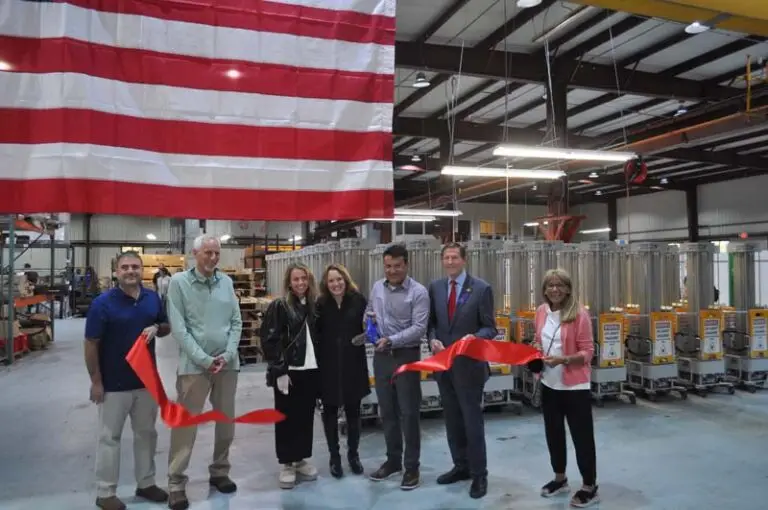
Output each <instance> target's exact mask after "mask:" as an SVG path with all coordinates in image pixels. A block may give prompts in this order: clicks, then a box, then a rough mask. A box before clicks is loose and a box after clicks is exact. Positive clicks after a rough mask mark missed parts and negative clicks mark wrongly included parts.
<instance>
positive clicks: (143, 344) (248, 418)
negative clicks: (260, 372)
mask: <svg viewBox="0 0 768 510" xmlns="http://www.w3.org/2000/svg"><path fill="white" fill-rule="evenodd" d="M125 359H126V361H128V364H129V365H130V366H131V368H132V369H133V371H134V372H136V375H137V376H138V377H139V379H140V380H141V382H142V383H144V386H145V387H146V388H147V391H148V392H149V394H150V395H152V398H153V399H154V400H155V402H157V405H158V406H159V407H160V417H161V418H162V420H163V422H165V424H166V425H167V426H168V427H170V428H172V429H174V428H178V427H189V426H192V425H200V424H201V423H207V422H211V421H213V422H222V423H250V424H262V425H267V424H271V423H277V422H279V421H282V420H284V419H285V415H283V413H281V412H279V411H277V410H275V409H257V410H256V411H251V412H249V413H246V414H243V415H241V416H238V417H237V418H230V417H228V416H227V415H225V414H224V413H222V412H221V411H217V410H215V409H214V410H212V411H207V412H204V413H201V414H198V415H193V414H192V413H190V412H189V411H188V410H187V409H185V408H184V406H182V405H181V404H179V403H177V402H172V401H170V400H169V399H168V395H167V394H166V393H165V389H164V388H163V382H162V380H161V379H160V374H159V373H158V372H157V367H156V366H155V363H154V362H153V361H152V356H151V355H150V353H149V349H148V348H147V337H146V335H145V334H143V333H142V334H141V335H140V336H139V338H137V339H136V342H135V343H134V344H133V347H131V350H130V351H129V352H128V355H127V356H126V357H125Z"/></svg>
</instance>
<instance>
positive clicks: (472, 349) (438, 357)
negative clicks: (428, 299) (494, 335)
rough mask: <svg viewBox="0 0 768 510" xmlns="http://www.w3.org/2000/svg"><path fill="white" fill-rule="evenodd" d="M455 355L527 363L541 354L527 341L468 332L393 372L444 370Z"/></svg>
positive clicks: (495, 361)
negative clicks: (505, 340) (513, 341)
mask: <svg viewBox="0 0 768 510" xmlns="http://www.w3.org/2000/svg"><path fill="white" fill-rule="evenodd" d="M457 356H467V357H469V358H472V359H476V360H478V361H487V362H490V363H503V364H506V365H527V364H528V363H530V362H531V361H534V360H537V359H541V358H542V354H541V352H539V350H538V349H536V348H534V347H531V346H530V345H525V344H515V343H512V342H500V341H498V340H485V339H483V338H477V337H474V336H469V337H464V338H462V339H461V340H459V341H457V342H454V343H452V344H451V345H450V347H448V348H446V349H445V350H443V351H440V352H438V353H437V354H435V355H434V356H431V357H429V358H427V359H425V360H421V361H415V362H413V363H408V364H407V365H402V366H401V367H400V368H398V369H397V371H396V372H395V376H397V375H398V374H401V373H403V372H443V371H445V370H448V369H450V368H451V366H453V361H454V360H455V359H456V357H457Z"/></svg>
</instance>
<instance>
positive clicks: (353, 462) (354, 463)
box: [347, 455, 365, 475]
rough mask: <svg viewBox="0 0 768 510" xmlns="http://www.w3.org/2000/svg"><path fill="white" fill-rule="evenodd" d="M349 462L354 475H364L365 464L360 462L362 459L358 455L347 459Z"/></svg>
mask: <svg viewBox="0 0 768 510" xmlns="http://www.w3.org/2000/svg"><path fill="white" fill-rule="evenodd" d="M347 460H348V461H349V469H351V470H352V473H354V474H356V475H362V474H363V471H365V470H364V469H363V464H362V462H360V457H359V456H358V455H349V457H348V458H347Z"/></svg>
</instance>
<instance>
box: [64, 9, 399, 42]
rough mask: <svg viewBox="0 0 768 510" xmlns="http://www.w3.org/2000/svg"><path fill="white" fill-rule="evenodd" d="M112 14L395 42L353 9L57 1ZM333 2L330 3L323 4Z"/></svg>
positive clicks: (382, 24) (387, 20)
mask: <svg viewBox="0 0 768 510" xmlns="http://www.w3.org/2000/svg"><path fill="white" fill-rule="evenodd" d="M57 1H58V2H59V3H67V4H71V5H76V6H78V7H82V8H85V9H93V10H96V11H101V12H109V13H114V14H132V15H137V16H147V17H151V18H158V19H163V20H167V21H181V22H186V23H197V24H200V25H208V26H217V27H228V28H238V29H244V30H253V31H260V32H274V33H280V34H293V35H298V36H303V37H315V38H318V39H336V40H341V41H348V42H355V43H375V44H384V45H394V44H395V18H394V17H391V16H382V15H376V14H365V13H359V12H353V11H342V10H335V9H322V8H318V7H304V6H301V5H290V4H284V3H279V2H269V1H265V0H216V1H215V2H211V1H206V2H195V3H192V2H179V1H168V0H156V1H151V0H57ZM327 1H328V2H329V3H332V2H333V0H327Z"/></svg>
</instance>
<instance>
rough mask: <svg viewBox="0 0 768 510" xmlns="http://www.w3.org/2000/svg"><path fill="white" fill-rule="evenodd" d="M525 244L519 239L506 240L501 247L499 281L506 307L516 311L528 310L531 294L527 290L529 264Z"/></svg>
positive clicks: (512, 311) (513, 311)
mask: <svg viewBox="0 0 768 510" xmlns="http://www.w3.org/2000/svg"><path fill="white" fill-rule="evenodd" d="M524 247H525V244H524V243H519V242H517V241H504V244H503V245H502V248H501V258H502V260H501V264H500V265H499V266H500V267H499V281H500V282H502V287H501V290H502V291H503V294H504V309H505V310H508V311H510V312H511V313H515V312H518V311H521V310H528V309H529V307H528V300H527V299H524V297H525V296H526V295H528V294H529V292H527V291H526V290H525V288H526V287H525V286H526V285H527V283H528V278H527V277H526V276H525V275H526V274H527V273H528V266H527V263H526V258H525V250H524Z"/></svg>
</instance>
